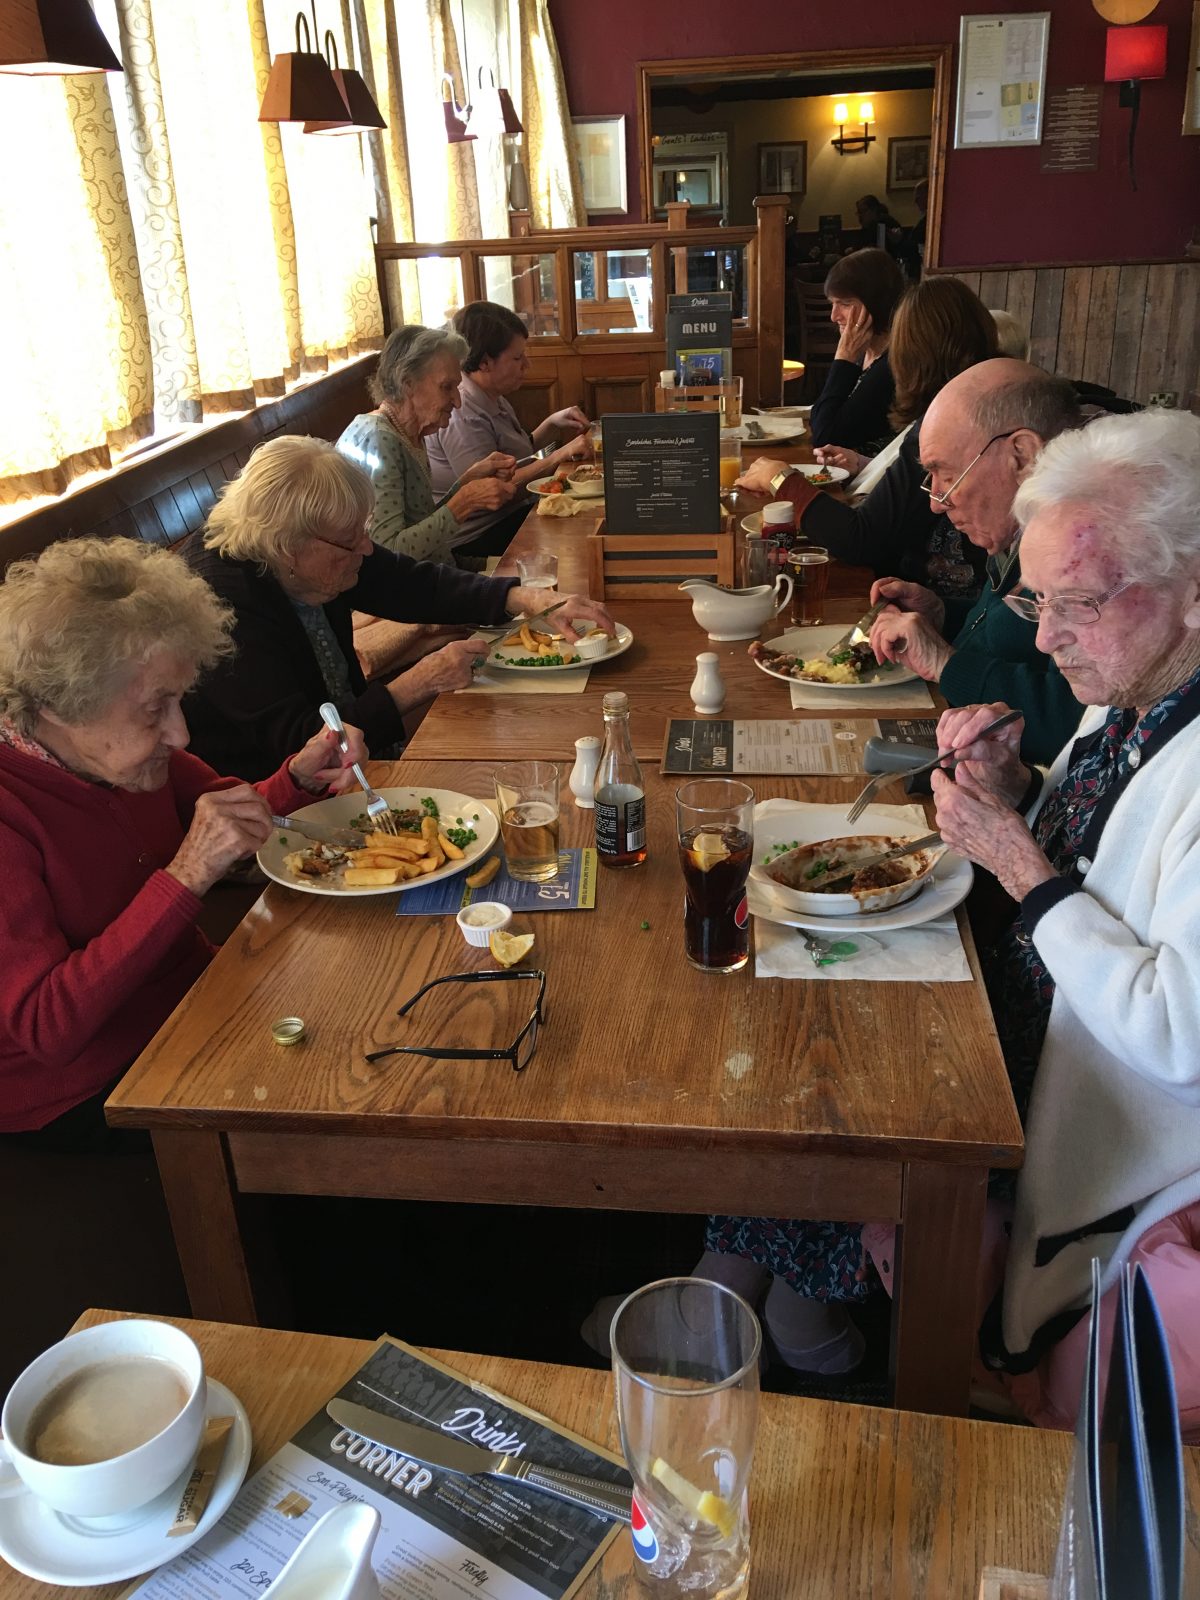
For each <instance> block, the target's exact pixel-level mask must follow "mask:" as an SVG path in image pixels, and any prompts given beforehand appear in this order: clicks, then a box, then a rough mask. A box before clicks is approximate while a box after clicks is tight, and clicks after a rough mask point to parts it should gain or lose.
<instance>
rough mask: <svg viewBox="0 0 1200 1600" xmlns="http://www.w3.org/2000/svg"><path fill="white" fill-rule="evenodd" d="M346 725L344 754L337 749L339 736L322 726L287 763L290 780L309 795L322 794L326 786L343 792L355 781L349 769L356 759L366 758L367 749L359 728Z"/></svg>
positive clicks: (333, 791)
mask: <svg viewBox="0 0 1200 1600" xmlns="http://www.w3.org/2000/svg"><path fill="white" fill-rule="evenodd" d="M345 728H346V744H347V745H348V746H349V748H348V749H347V751H346V753H345V755H343V754H342V752H341V751H340V750H339V749H338V736H337V734H336V733H334V732H333V730H332V729H330V728H322V730H321V732H320V733H314V734H313V736H312V738H311V739H310V740H309V741H308V743H307V744H306V745H305V746H304V748H303V749H302V750H298V751H297V752H296V754H295V755H294V756H293V757H292V759H291V760H290V761H289V762H288V771H289V772H290V773H291V775H292V781H293V783H296V784H299V786H300V788H301V789H305V790H307V792H308V793H309V794H324V793H325V791H326V790H327V789H328V790H330V791H331V792H332V793H333V794H342V793H344V792H345V790H346V789H348V788H350V787H351V785H352V784H354V783H355V782H356V781H357V780H356V779H355V776H354V774H353V773H352V772H351V771H350V768H351V767H352V766H353V765H354V763H355V762H356V761H358V762H363V761H366V760H368V759H369V752H368V750H367V747H366V744H365V742H364V740H363V735H362V729H361V728H355V727H352V726H351V725H350V724H349V723H346V724H345Z"/></svg>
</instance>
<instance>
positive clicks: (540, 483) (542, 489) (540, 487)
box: [525, 477, 558, 499]
mask: <svg viewBox="0 0 1200 1600" xmlns="http://www.w3.org/2000/svg"><path fill="white" fill-rule="evenodd" d="M554 481H555V480H554V478H553V477H549V478H533V479H531V480H530V482H529V483H527V484H526V485H525V487H526V488H527V489H528V490H529V492H530V494H536V495H539V496H540V495H546V494H549V493H550V485H551V484H552V483H553V482H554ZM554 498H555V499H557V498H558V496H557V495H555V496H554Z"/></svg>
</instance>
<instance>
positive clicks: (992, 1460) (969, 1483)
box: [0, 1311, 1200, 1600]
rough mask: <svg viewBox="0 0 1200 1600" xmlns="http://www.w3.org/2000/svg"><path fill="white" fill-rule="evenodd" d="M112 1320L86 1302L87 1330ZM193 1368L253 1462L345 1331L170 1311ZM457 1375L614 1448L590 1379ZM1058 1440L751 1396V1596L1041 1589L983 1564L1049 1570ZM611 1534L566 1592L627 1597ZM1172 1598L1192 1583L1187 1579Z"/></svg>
mask: <svg viewBox="0 0 1200 1600" xmlns="http://www.w3.org/2000/svg"><path fill="white" fill-rule="evenodd" d="M119 1314H120V1313H117V1312H113V1311H88V1312H86V1313H85V1314H84V1315H83V1316H82V1317H81V1318H80V1319H79V1322H78V1323H77V1324H76V1326H78V1327H90V1326H92V1325H93V1324H95V1323H97V1322H102V1321H108V1320H111V1319H112V1318H113V1317H115V1316H117V1315H119ZM180 1326H181V1327H184V1328H186V1329H187V1331H188V1332H189V1333H190V1334H191V1335H192V1337H193V1338H194V1339H195V1340H196V1342H197V1343H198V1345H199V1346H200V1349H201V1352H202V1354H203V1356H204V1361H205V1367H206V1370H207V1372H208V1373H209V1375H210V1376H211V1377H213V1378H215V1379H217V1380H218V1381H219V1382H222V1383H224V1384H226V1385H227V1386H228V1387H229V1388H231V1389H232V1390H233V1392H234V1393H235V1394H236V1395H237V1397H238V1398H239V1399H240V1400H241V1401H242V1403H243V1405H244V1406H245V1407H246V1411H247V1414H248V1416H249V1420H250V1427H251V1432H252V1435H253V1442H254V1451H253V1456H252V1459H251V1463H250V1471H251V1472H255V1471H257V1469H258V1468H259V1467H260V1466H262V1464H263V1463H264V1462H265V1461H267V1460H268V1459H269V1458H270V1457H271V1456H272V1455H273V1454H274V1452H275V1451H276V1450H278V1449H279V1447H280V1446H281V1445H282V1444H283V1443H284V1442H285V1441H286V1440H287V1439H289V1438H290V1437H291V1436H292V1435H293V1434H294V1433H295V1431H296V1430H297V1429H298V1428H299V1427H300V1426H301V1425H302V1424H303V1423H304V1422H306V1421H307V1419H308V1418H309V1417H310V1416H312V1415H313V1414H314V1413H315V1412H317V1411H318V1410H320V1408H321V1407H322V1406H323V1405H324V1404H325V1402H326V1401H327V1400H328V1399H329V1397H330V1396H331V1395H333V1394H334V1393H336V1392H337V1390H338V1389H339V1388H340V1387H341V1386H342V1385H343V1384H344V1383H345V1382H346V1380H347V1379H348V1378H349V1377H350V1376H351V1375H352V1374H353V1373H354V1372H355V1371H357V1369H358V1368H359V1367H360V1366H361V1365H362V1364H363V1362H364V1361H365V1360H366V1358H367V1355H368V1354H369V1352H370V1350H371V1348H372V1345H371V1344H370V1343H369V1342H367V1341H364V1340H358V1339H335V1338H329V1337H326V1336H323V1335H316V1334H305V1333H288V1332H282V1331H278V1330H275V1329H266V1328H247V1327H231V1326H229V1325H227V1324H221V1323H214V1322H194V1321H187V1320H184V1321H181V1322H180ZM433 1353H434V1354H435V1355H437V1356H438V1357H439V1358H440V1359H441V1360H443V1361H444V1362H445V1363H446V1364H447V1365H448V1366H451V1367H453V1368H455V1369H457V1370H458V1371H460V1372H462V1373H463V1374H465V1375H466V1376H467V1377H469V1378H471V1379H472V1380H474V1381H477V1382H482V1383H484V1384H486V1385H487V1386H488V1387H490V1388H491V1389H493V1390H495V1391H497V1392H499V1393H500V1394H502V1395H505V1396H508V1397H510V1398H512V1399H514V1400H517V1401H520V1402H521V1403H522V1404H523V1405H525V1406H528V1407H530V1408H532V1409H533V1410H535V1411H537V1412H539V1413H540V1414H541V1415H543V1416H546V1417H549V1418H550V1419H551V1420H552V1421H554V1422H556V1423H558V1424H559V1425H560V1426H564V1427H567V1428H570V1429H571V1430H573V1431H574V1432H575V1433H577V1434H579V1435H581V1436H582V1437H583V1438H585V1439H591V1440H594V1441H595V1442H596V1443H597V1444H601V1445H607V1446H608V1448H610V1449H613V1450H619V1449H620V1442H619V1438H618V1434H617V1428H616V1420H615V1417H614V1413H613V1396H612V1377H611V1375H610V1374H609V1373H607V1372H594V1371H583V1370H580V1369H579V1368H574V1367H561V1366H551V1365H544V1364H541V1363H538V1362H533V1361H511V1360H506V1359H503V1358H501V1357H494V1356H480V1355H472V1354H466V1353H462V1352H447V1351H435V1352H433ZM1071 1442H1072V1441H1071V1438H1070V1436H1069V1435H1068V1434H1064V1433H1052V1432H1045V1431H1043V1430H1039V1429H1034V1428H1014V1427H1011V1426H1006V1425H1004V1424H1000V1423H994V1422H969V1421H966V1420H965V1419H962V1418H949V1417H929V1416H918V1415H914V1414H913V1413H911V1412H903V1411H885V1410H879V1409H875V1408H873V1407H869V1406H855V1405H841V1404H836V1403H832V1402H829V1401H825V1400H803V1399H795V1398H791V1397H787V1396H783V1395H768V1394H764V1395H763V1396H762V1399H761V1402H760V1409H759V1423H758V1436H757V1440H756V1443H755V1452H754V1465H753V1469H752V1473H751V1480H750V1548H751V1567H750V1574H751V1576H750V1592H751V1594H753V1596H754V1600H801V1597H802V1600H859V1597H860V1596H861V1597H863V1600H868V1597H869V1600H932V1597H934V1596H936V1597H937V1600H976V1597H977V1596H979V1595H981V1594H983V1593H984V1592H986V1593H988V1594H994V1595H1000V1594H1004V1595H1005V1596H1009V1595H1011V1596H1014V1597H1015V1596H1018V1595H1019V1596H1020V1597H1021V1600H1025V1597H1027V1596H1035V1595H1036V1596H1043V1595H1048V1593H1049V1590H1048V1586H1044V1585H1041V1584H1038V1585H1036V1586H1033V1585H1028V1584H1022V1585H1021V1586H1020V1587H1018V1586H1017V1585H1016V1584H1015V1583H1009V1584H1008V1585H1007V1586H1006V1587H1003V1588H1002V1587H1001V1586H1000V1585H1001V1582H1002V1581H1003V1580H1001V1579H1000V1578H997V1579H996V1582H995V1587H991V1586H989V1588H988V1589H987V1590H986V1591H984V1590H983V1589H981V1587H980V1578H981V1575H982V1573H983V1572H984V1571H985V1569H989V1568H1001V1569H1006V1570H1007V1571H1010V1572H1011V1571H1016V1572H1024V1573H1027V1574H1033V1575H1037V1574H1044V1573H1049V1572H1050V1571H1051V1568H1052V1563H1053V1560H1054V1551H1055V1546H1056V1542H1057V1538H1058V1527H1059V1518H1060V1516H1061V1512H1062V1503H1063V1496H1064V1493H1065V1489H1066V1479H1067V1470H1068V1466H1069V1463H1070V1455H1071ZM1185 1473H1186V1491H1187V1502H1188V1507H1189V1509H1188V1520H1187V1561H1188V1569H1187V1570H1188V1572H1189V1573H1190V1574H1192V1575H1193V1577H1194V1575H1195V1573H1196V1571H1197V1567H1198V1556H1200V1519H1198V1517H1197V1509H1198V1508H1200V1451H1195V1450H1189V1451H1186V1452H1185ZM634 1564H635V1562H634V1557H633V1553H632V1549H631V1545H630V1541H629V1538H628V1535H626V1534H619V1535H618V1537H617V1538H616V1540H614V1542H613V1543H612V1545H611V1546H610V1547H609V1549H608V1551H607V1552H606V1553H605V1556H604V1558H603V1560H602V1562H601V1564H600V1566H599V1568H598V1569H597V1571H596V1572H595V1573H594V1574H593V1575H592V1576H591V1577H590V1578H589V1579H588V1580H587V1582H586V1584H585V1586H584V1588H583V1589H582V1590H581V1591H580V1595H579V1600H635V1596H637V1595H640V1594H644V1592H645V1591H644V1589H643V1588H642V1586H641V1585H640V1584H639V1582H638V1579H637V1577H636V1575H635V1573H634V1570H633V1568H634ZM0 1574H2V1575H3V1581H2V1583H0V1590H2V1592H3V1594H4V1597H5V1600H71V1597H75V1600H118V1596H119V1595H121V1594H122V1593H123V1592H124V1590H125V1588H126V1585H125V1584H106V1585H104V1586H102V1587H99V1588H95V1587H93V1588H71V1589H66V1588H60V1587H58V1586H56V1585H46V1584H42V1583H38V1582H35V1581H34V1580H33V1579H31V1578H25V1577H22V1576H21V1575H20V1574H19V1573H15V1572H13V1571H12V1570H11V1569H9V1568H6V1567H4V1565H3V1562H0ZM1186 1592H1187V1593H1189V1594H1191V1593H1194V1592H1195V1591H1194V1589H1193V1588H1191V1587H1190V1586H1189V1587H1188V1588H1187V1589H1186Z"/></svg>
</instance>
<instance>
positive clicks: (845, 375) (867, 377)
mask: <svg viewBox="0 0 1200 1600" xmlns="http://www.w3.org/2000/svg"><path fill="white" fill-rule="evenodd" d="M903 292H904V275H903V274H902V273H901V271H900V268H899V267H898V266H897V265H896V263H895V262H894V261H893V260H892V258H891V256H890V255H888V253H887V251H886V250H855V251H854V252H853V253H852V254H851V255H848V256H843V257H842V258H841V260H840V261H835V262H834V264H833V266H832V267H831V268H830V269H829V275H828V277H827V278H826V279H825V298H826V299H827V300H828V301H829V320H830V322H832V323H834V324H835V325H836V327H837V329H838V333H839V337H838V347H837V351H836V353H835V355H834V358H833V365H832V367H830V369H829V376H828V377H827V378H826V379H825V387H824V388H823V389H822V390H821V395H820V398H819V399H818V400H817V402H816V404H815V405H814V406H813V408H812V437H813V443H814V444H840V445H844V446H846V447H847V448H848V449H850V450H857V451H860V452H861V453H862V454H863V455H867V456H872V455H874V454H875V452H876V451H877V450H880V449H882V447H883V446H884V445H885V444H886V443H887V442H888V440H889V439H890V438H891V437H892V435H893V433H894V432H895V431H896V430H895V429H894V428H893V427H891V426H890V424H889V422H888V412H889V411H890V409H891V405H892V372H891V368H890V366H889V365H888V356H887V348H888V338H889V333H890V330H891V326H892V313H893V311H895V309H896V302H897V300H899V298H900V296H901V294H902V293H903Z"/></svg>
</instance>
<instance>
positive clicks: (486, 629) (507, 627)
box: [475, 600, 567, 633]
mask: <svg viewBox="0 0 1200 1600" xmlns="http://www.w3.org/2000/svg"><path fill="white" fill-rule="evenodd" d="M566 603H567V602H566V600H556V601H555V602H554V604H553V605H552V606H547V607H546V609H545V611H535V612H534V614H533V615H532V616H531V617H514V618H513V619H512V621H511V622H506V623H505V624H504V626H503V627H502V628H494V627H492V625H491V623H486V624H480V626H479V627H477V628H476V629H475V632H476V633H511V632H512V631H513V629H514V628H519V627H520V626H521V624H522V623H524V624H525V626H526V627H528V626H529V624H530V623H531V622H541V621H542V620H543V619H544V618H545V617H548V616H550V615H551V613H552V612H555V611H561V610H562V608H563V607H564V606H565V605H566Z"/></svg>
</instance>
